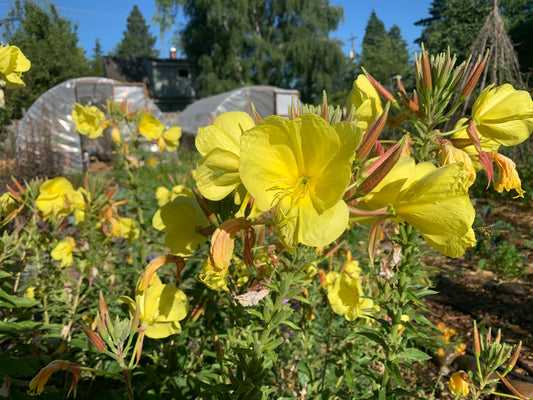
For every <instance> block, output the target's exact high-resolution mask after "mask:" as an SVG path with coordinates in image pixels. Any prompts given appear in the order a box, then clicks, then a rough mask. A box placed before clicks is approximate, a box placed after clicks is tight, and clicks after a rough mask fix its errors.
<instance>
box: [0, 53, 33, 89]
mask: <svg viewBox="0 0 533 400" xmlns="http://www.w3.org/2000/svg"><path fill="white" fill-rule="evenodd" d="M30 67H31V62H30V60H28V59H27V58H26V56H25V55H24V54H23V53H22V51H21V50H20V49H19V48H18V47H17V46H10V45H7V46H4V44H3V43H1V44H0V80H1V81H2V82H3V83H4V84H5V85H6V87H8V88H17V87H24V86H26V84H25V83H24V82H23V80H22V73H23V72H26V71H28V70H29V69H30Z"/></svg>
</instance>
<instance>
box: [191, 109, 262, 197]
mask: <svg viewBox="0 0 533 400" xmlns="http://www.w3.org/2000/svg"><path fill="white" fill-rule="evenodd" d="M253 126H254V120H253V119H252V118H251V117H250V116H249V115H248V114H247V113H245V112H242V111H231V112H227V113H224V114H221V115H219V116H218V117H217V118H216V119H215V122H214V123H213V125H211V126H206V127H204V128H199V129H198V135H197V136H196V141H195V144H196V148H197V149H198V152H199V153H200V154H201V155H202V156H203V157H202V158H201V159H200V161H198V164H197V167H196V171H195V175H194V179H195V181H196V185H197V187H198V190H199V191H200V193H201V194H202V196H204V197H205V198H207V199H209V200H215V201H216V200H222V199H223V198H224V197H226V196H227V195H229V194H230V193H232V192H233V191H235V190H238V188H239V185H240V184H241V178H240V176H239V153H240V141H241V135H242V133H243V132H245V131H247V130H248V129H250V128H252V127H253Z"/></svg>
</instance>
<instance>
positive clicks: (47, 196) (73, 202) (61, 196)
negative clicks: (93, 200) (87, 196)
mask: <svg viewBox="0 0 533 400" xmlns="http://www.w3.org/2000/svg"><path fill="white" fill-rule="evenodd" d="M35 204H36V205H37V208H39V210H40V211H41V212H42V213H43V218H44V219H45V220H47V219H48V218H50V216H52V215H53V216H55V217H63V216H65V215H69V214H70V213H72V212H73V211H74V210H75V209H79V210H85V209H86V207H87V206H86V204H85V201H84V199H83V195H82V194H81V191H80V190H74V188H73V187H72V184H71V183H70V182H69V181H68V180H67V179H66V178H63V177H57V178H54V179H49V180H47V181H45V182H44V183H43V184H42V185H41V186H40V187H39V197H37V200H35Z"/></svg>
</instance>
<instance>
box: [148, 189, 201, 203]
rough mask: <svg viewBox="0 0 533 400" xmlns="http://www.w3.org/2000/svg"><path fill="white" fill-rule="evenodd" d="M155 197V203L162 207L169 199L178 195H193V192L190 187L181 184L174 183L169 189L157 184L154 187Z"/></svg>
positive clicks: (190, 196)
mask: <svg viewBox="0 0 533 400" xmlns="http://www.w3.org/2000/svg"><path fill="white" fill-rule="evenodd" d="M154 195H155V198H156V199H157V205H158V206H159V207H163V206H164V205H165V204H167V203H168V202H169V201H172V200H174V199H175V198H176V197H178V196H187V197H189V198H191V199H192V198H193V197H194V193H193V191H192V190H191V189H189V188H186V187H185V186H183V185H175V186H173V187H172V189H171V190H168V189H167V188H166V187H164V186H158V187H157V188H156V189H155V194H154Z"/></svg>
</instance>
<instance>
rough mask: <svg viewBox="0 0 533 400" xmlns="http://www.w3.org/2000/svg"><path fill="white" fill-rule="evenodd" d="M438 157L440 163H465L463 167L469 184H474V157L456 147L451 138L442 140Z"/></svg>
mask: <svg viewBox="0 0 533 400" xmlns="http://www.w3.org/2000/svg"><path fill="white" fill-rule="evenodd" d="M438 158H439V163H440V165H448V164H452V163H456V162H461V163H463V164H462V168H463V171H465V173H466V176H467V177H468V182H469V185H468V186H472V184H473V183H474V182H475V180H476V169H475V168H474V164H473V162H472V159H471V158H470V156H469V155H468V153H466V152H465V151H463V150H461V149H457V148H455V147H454V146H453V144H452V143H451V142H450V141H449V140H443V141H442V143H441V146H440V151H439V154H438Z"/></svg>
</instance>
